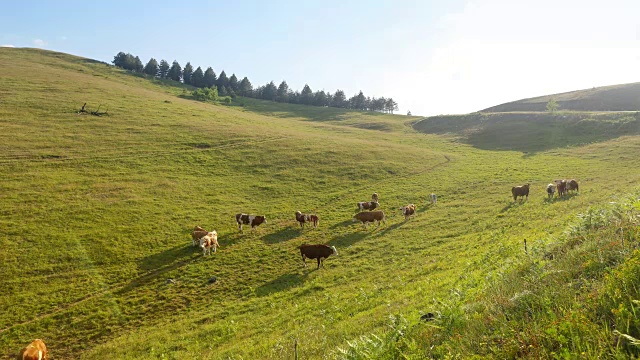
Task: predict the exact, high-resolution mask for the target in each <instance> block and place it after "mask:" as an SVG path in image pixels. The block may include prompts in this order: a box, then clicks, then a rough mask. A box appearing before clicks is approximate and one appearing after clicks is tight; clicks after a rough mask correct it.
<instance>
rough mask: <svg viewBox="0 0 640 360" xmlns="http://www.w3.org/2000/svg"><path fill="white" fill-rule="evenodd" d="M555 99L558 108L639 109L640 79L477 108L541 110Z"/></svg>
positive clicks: (579, 109)
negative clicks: (636, 81)
mask: <svg viewBox="0 0 640 360" xmlns="http://www.w3.org/2000/svg"><path fill="white" fill-rule="evenodd" d="M551 99H555V101H556V102H557V103H558V105H559V106H560V109H561V110H569V111H639V110H640V83H631V84H620V85H611V86H601V87H597V88H596V87H594V88H591V89H585V90H578V91H570V92H566V93H561V94H553V95H545V96H538V97H534V98H529V99H522V100H518V101H512V102H508V103H505V104H500V105H496V106H492V107H490V108H487V109H484V110H481V111H480V112H486V113H496V112H515V111H538V112H544V111H546V110H547V108H546V106H547V103H548V102H549V100H551Z"/></svg>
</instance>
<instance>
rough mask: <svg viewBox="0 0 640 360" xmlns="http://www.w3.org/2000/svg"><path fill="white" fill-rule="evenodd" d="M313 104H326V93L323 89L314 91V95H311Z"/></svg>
mask: <svg viewBox="0 0 640 360" xmlns="http://www.w3.org/2000/svg"><path fill="white" fill-rule="evenodd" d="M313 105H315V106H325V105H327V94H326V93H325V92H324V90H321V91H316V93H315V95H313Z"/></svg>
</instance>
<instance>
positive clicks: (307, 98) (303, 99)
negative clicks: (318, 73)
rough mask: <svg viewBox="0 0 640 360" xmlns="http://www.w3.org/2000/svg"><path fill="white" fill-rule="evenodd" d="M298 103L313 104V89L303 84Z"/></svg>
mask: <svg viewBox="0 0 640 360" xmlns="http://www.w3.org/2000/svg"><path fill="white" fill-rule="evenodd" d="M300 103H301V104H305V105H311V104H313V91H311V88H310V87H309V85H307V84H304V88H302V92H301V93H300Z"/></svg>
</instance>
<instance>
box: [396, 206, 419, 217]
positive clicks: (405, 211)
mask: <svg viewBox="0 0 640 360" xmlns="http://www.w3.org/2000/svg"><path fill="white" fill-rule="evenodd" d="M400 210H402V215H404V220H405V221H407V220H408V219H409V217H411V216H412V215H413V214H415V213H416V206H415V205H414V204H409V205H407V206H403V207H401V208H400Z"/></svg>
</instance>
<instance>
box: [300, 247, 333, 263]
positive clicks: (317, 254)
mask: <svg viewBox="0 0 640 360" xmlns="http://www.w3.org/2000/svg"><path fill="white" fill-rule="evenodd" d="M300 255H302V263H303V264H304V267H307V262H306V259H307V258H309V259H318V269H320V264H322V267H324V263H323V261H322V260H324V259H326V258H328V257H329V256H331V255H338V250H336V247H335V246H328V245H320V244H318V245H307V244H303V245H300Z"/></svg>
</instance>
